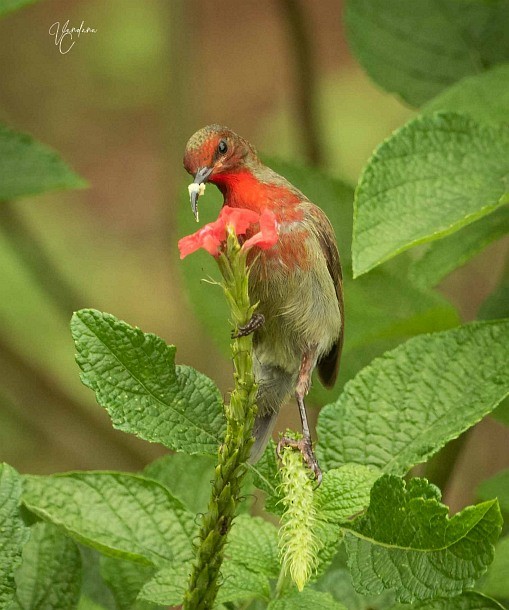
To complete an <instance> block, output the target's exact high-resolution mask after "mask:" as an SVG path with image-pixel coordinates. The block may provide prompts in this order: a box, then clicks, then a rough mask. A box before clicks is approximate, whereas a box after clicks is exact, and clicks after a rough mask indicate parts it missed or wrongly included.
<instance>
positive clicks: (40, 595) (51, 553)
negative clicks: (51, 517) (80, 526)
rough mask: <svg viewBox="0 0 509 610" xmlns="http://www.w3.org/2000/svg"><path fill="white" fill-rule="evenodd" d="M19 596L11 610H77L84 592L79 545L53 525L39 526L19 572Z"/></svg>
mask: <svg viewBox="0 0 509 610" xmlns="http://www.w3.org/2000/svg"><path fill="white" fill-rule="evenodd" d="M16 584H17V587H16V596H15V598H14V602H13V603H12V604H11V606H9V610H40V609H41V608H44V609H45V610H74V608H76V604H77V603H78V599H79V597H80V590H81V557H80V552H79V550H78V547H77V545H76V544H75V543H74V542H73V541H72V540H71V539H70V538H68V537H67V536H66V535H65V534H64V533H63V532H62V531H61V530H60V529H58V528H57V527H55V526H54V525H52V524H50V523H36V524H35V525H34V526H32V528H31V534H30V540H29V541H28V542H27V544H25V546H24V547H23V562H22V564H21V566H20V568H19V569H18V571H17V572H16Z"/></svg>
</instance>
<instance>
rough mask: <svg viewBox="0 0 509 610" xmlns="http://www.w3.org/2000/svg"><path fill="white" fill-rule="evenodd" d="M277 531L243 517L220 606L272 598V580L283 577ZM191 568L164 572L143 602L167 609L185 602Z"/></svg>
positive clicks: (231, 546)
mask: <svg viewBox="0 0 509 610" xmlns="http://www.w3.org/2000/svg"><path fill="white" fill-rule="evenodd" d="M278 557H279V550H278V544H277V530H276V528H275V527H274V525H272V524H271V523H268V522H267V521H264V520H263V519H260V518H259V517H250V516H248V515H240V516H239V517H237V518H236V520H235V522H234V524H233V527H232V530H231V532H230V534H229V536H228V545H227V546H226V551H225V561H224V564H223V567H222V569H221V575H222V583H223V584H222V586H221V588H220V589H219V592H218V595H217V599H216V602H217V603H224V602H232V601H241V600H249V599H251V598H263V599H267V600H268V599H269V598H270V584H269V582H270V580H271V579H274V578H277V576H278V574H279V569H280V566H279V558H278ZM189 570H190V568H189V565H171V566H168V567H167V568H163V569H162V570H160V571H159V572H158V573H157V574H156V575H155V576H154V578H153V579H152V580H151V581H149V582H148V583H147V584H146V585H145V586H144V587H143V589H142V590H141V593H140V599H143V600H147V601H151V602H153V603H157V604H163V605H177V604H180V603H181V602H182V599H183V596H184V592H185V589H186V585H187V581H188V574H189Z"/></svg>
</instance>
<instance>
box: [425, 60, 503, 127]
mask: <svg viewBox="0 0 509 610" xmlns="http://www.w3.org/2000/svg"><path fill="white" fill-rule="evenodd" d="M438 110H448V111H453V112H461V113H464V114H468V115H470V116H471V117H472V118H474V119H476V120H477V121H489V122H492V123H497V122H500V123H507V122H508V121H509V64H501V65H499V66H495V67H494V68H491V70H488V71H487V72H482V73H480V74H475V75H473V76H468V77H466V78H464V79H462V80H460V81H459V82H458V83H456V84H454V85H452V87H449V88H448V89H446V90H445V91H443V92H442V93H441V94H440V95H438V96H437V97H436V98H434V99H432V100H431V101H430V102H429V103H428V104H426V106H424V108H423V109H422V112H423V114H431V113H433V112H437V111H438Z"/></svg>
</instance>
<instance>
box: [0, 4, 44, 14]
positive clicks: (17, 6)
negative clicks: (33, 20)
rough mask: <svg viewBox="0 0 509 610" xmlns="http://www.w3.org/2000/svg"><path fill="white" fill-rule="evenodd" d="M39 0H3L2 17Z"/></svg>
mask: <svg viewBox="0 0 509 610" xmlns="http://www.w3.org/2000/svg"><path fill="white" fill-rule="evenodd" d="M35 2H37V0H2V3H1V4H0V17H3V16H4V15H6V14H7V13H10V12H12V11H17V10H18V9H20V8H23V7H24V6H27V5H28V4H34V3H35Z"/></svg>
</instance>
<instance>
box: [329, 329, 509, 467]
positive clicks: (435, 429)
mask: <svg viewBox="0 0 509 610" xmlns="http://www.w3.org/2000/svg"><path fill="white" fill-rule="evenodd" d="M508 344H509V321H500V322H474V323H472V324H468V325H465V326H461V327H459V328H456V329H453V330H448V331H444V332H441V333H436V334H433V335H422V336H419V337H414V338H413V339H410V340H409V341H407V342H406V343H404V344H403V345H400V346H399V347H397V348H396V349H394V350H392V351H391V352H388V353H386V354H385V355H384V356H382V357H381V358H377V359H376V360H374V361H373V362H372V363H371V364H370V365H369V366H367V367H366V368H365V369H363V370H362V371H361V372H360V373H359V374H358V375H357V376H356V377H355V378H354V379H353V380H351V381H350V382H349V383H348V384H347V385H346V386H345V389H344V391H343V393H342V394H341V396H340V397H339V399H338V400H337V401H336V402H335V403H333V404H331V405H327V406H326V407H324V408H323V409H322V411H321V413H320V415H319V418H318V426H317V430H318V436H319V440H320V443H319V447H318V450H319V459H320V462H321V465H322V467H324V468H326V469H328V468H334V467H337V466H341V465H343V464H348V463H349V462H353V463H357V464H365V465H368V466H375V467H377V468H380V469H381V471H383V472H388V473H393V474H404V473H406V472H407V470H408V469H409V468H411V467H412V466H413V465H414V464H417V463H420V462H422V461H424V460H425V459H426V458H428V457H429V456H430V455H432V454H433V453H435V452H436V451H437V450H438V449H440V448H441V447H443V446H444V445H445V444H446V443H447V442H448V441H450V440H452V439H453V438H456V437H457V436H459V434H461V432H463V431H464V430H466V429H467V428H469V427H470V426H473V425H474V424H475V423H477V422H478V421H479V420H480V419H481V418H482V417H483V416H484V415H486V414H487V413H489V412H490V411H491V410H492V409H494V407H496V406H497V404H498V403H499V402H500V401H501V400H502V399H503V398H504V397H505V396H507V395H508V394H509V377H508V375H507V371H508V370H509V351H508V350H507V345H508Z"/></svg>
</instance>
